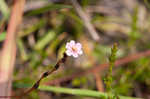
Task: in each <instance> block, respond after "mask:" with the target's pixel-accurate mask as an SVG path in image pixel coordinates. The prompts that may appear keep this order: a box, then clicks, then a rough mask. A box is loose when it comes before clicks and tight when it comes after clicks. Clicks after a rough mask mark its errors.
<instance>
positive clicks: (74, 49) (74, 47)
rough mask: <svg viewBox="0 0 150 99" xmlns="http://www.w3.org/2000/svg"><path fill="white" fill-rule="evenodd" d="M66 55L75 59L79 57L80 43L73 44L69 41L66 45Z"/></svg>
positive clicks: (73, 42) (72, 41)
mask: <svg viewBox="0 0 150 99" xmlns="http://www.w3.org/2000/svg"><path fill="white" fill-rule="evenodd" d="M66 49H67V50H66V54H67V55H68V56H71V55H72V56H73V57H75V58H77V57H78V56H79V55H81V54H82V53H83V52H82V45H81V44H80V43H75V41H74V40H71V41H70V42H69V43H67V44H66Z"/></svg>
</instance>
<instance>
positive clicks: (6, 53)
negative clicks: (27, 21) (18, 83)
mask: <svg viewBox="0 0 150 99" xmlns="http://www.w3.org/2000/svg"><path fill="white" fill-rule="evenodd" d="M24 3H25V0H14V4H13V7H12V10H11V15H10V20H9V23H8V28H7V35H6V40H5V41H4V44H3V48H2V50H1V57H0V96H8V95H10V94H11V79H12V73H13V68H14V64H15V59H16V41H15V40H16V30H17V27H18V25H19V23H20V21H21V18H22V14H23V8H24Z"/></svg>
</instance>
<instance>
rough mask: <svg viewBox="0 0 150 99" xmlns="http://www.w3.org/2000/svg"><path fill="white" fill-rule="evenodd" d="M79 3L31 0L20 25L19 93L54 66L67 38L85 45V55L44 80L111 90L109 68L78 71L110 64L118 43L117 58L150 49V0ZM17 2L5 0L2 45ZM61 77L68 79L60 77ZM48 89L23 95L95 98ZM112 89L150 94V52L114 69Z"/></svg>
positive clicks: (0, 2)
mask: <svg viewBox="0 0 150 99" xmlns="http://www.w3.org/2000/svg"><path fill="white" fill-rule="evenodd" d="M77 2H78V3H79V5H80V7H81V9H80V7H78V5H76V4H75V5H74V3H73V1H72V0H26V4H25V8H24V16H23V19H22V23H21V24H20V26H19V29H18V30H17V59H16V63H15V69H14V73H13V74H14V75H13V93H16V94H19V93H20V91H23V90H24V88H26V87H27V88H29V87H31V84H34V83H35V82H36V81H37V80H38V79H39V77H40V76H41V74H42V73H43V72H44V71H47V70H49V69H51V68H53V66H54V65H55V64H56V62H57V61H58V59H60V58H61V57H62V54H63V52H64V51H65V44H66V42H68V41H70V40H72V39H73V40H76V41H77V42H80V43H81V44H82V45H83V51H84V54H83V55H82V56H80V57H79V58H77V59H74V58H72V57H69V58H68V59H67V62H66V63H65V64H64V65H62V66H61V67H60V69H59V70H58V71H56V72H55V73H53V74H52V75H51V76H49V77H47V78H46V79H44V80H43V81H42V83H41V85H45V84H46V85H47V86H48V85H51V86H59V87H66V88H78V89H89V90H95V91H97V92H98V91H101V92H105V90H106V89H105V88H106V86H105V84H104V79H105V77H106V74H107V70H105V71H102V72H96V73H86V74H84V75H82V74H81V75H78V77H74V76H76V75H75V74H78V73H79V74H80V73H81V72H84V71H86V70H88V69H89V68H94V67H96V66H98V65H99V64H103V63H107V62H108V57H109V56H110V54H111V47H112V45H113V44H114V43H117V44H118V51H117V59H119V58H122V57H126V56H127V55H130V54H133V53H139V52H142V51H146V50H148V49H149V48H150V43H149V42H150V6H149V5H150V2H149V1H148V0H78V1H77ZM11 6H12V0H0V28H1V29H3V31H1V32H2V33H0V48H2V43H3V41H4V40H5V36H6V29H7V25H8V20H9V15H10V9H11ZM82 12H83V13H82ZM82 14H83V15H82ZM86 18H87V19H88V20H87V19H86ZM88 24H90V26H88ZM90 28H92V30H93V31H94V33H93V32H92V31H91V30H90ZM95 33H96V34H95ZM95 35H96V37H95ZM95 38H100V39H95ZM95 74H96V75H98V76H96V75H95ZM71 75H72V79H68V78H67V77H68V76H71ZM61 78H63V80H61V81H60V80H59V79H61ZM98 79H99V80H100V81H101V82H102V83H98V84H101V86H102V88H98V85H97V81H98ZM53 81H54V82H53ZM42 88H43V87H42ZM42 88H41V89H39V90H36V91H33V92H31V93H30V94H29V95H26V96H25V97H23V98H24V99H95V98H94V97H83V96H82V97H81V96H78V95H70V94H60V93H57V92H55V91H53V92H51V90H47V89H46V87H45V89H44V88H43V89H42ZM56 89H57V88H56ZM58 90H59V89H58ZM60 90H61V89H60ZM62 90H63V89H62ZM64 90H65V89H64ZM83 92H84V91H83ZM85 92H86V91H85ZM112 93H114V94H117V95H124V96H131V97H143V98H145V99H149V98H150V57H144V58H139V59H138V60H135V61H132V62H130V63H127V64H124V65H121V66H120V67H117V68H113V82H112ZM102 99H103V98H102Z"/></svg>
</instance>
